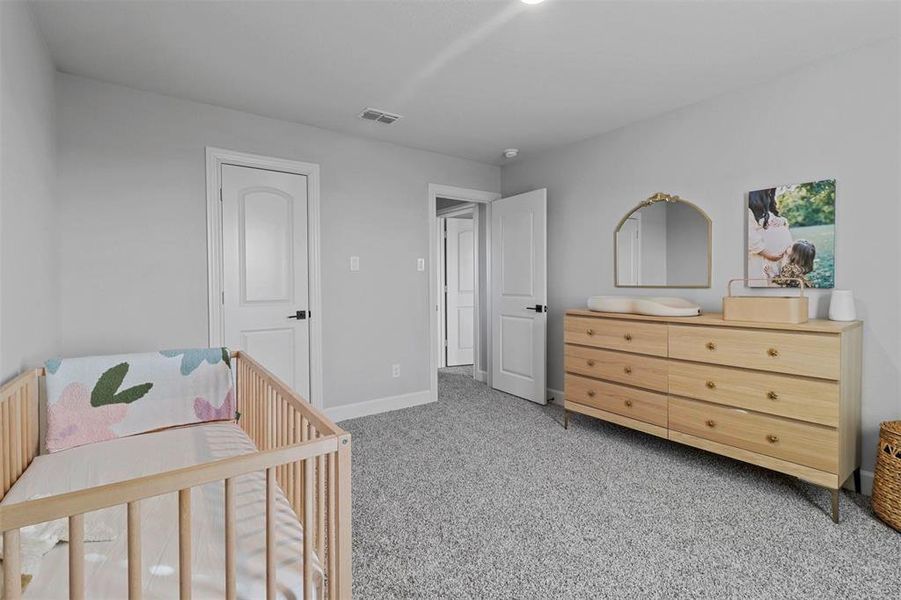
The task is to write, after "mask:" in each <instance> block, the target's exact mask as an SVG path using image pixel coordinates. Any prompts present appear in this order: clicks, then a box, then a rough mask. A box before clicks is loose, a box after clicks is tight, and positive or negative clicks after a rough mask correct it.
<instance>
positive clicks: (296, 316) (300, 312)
mask: <svg viewBox="0 0 901 600" xmlns="http://www.w3.org/2000/svg"><path fill="white" fill-rule="evenodd" d="M288 318H289V319H297V320H298V321H303V320H304V319H306V318H307V311H305V310H298V311H296V312H295V313H294V314H293V315H288Z"/></svg>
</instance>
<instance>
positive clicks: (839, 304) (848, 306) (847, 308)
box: [829, 290, 857, 321]
mask: <svg viewBox="0 0 901 600" xmlns="http://www.w3.org/2000/svg"><path fill="white" fill-rule="evenodd" d="M856 318H857V312H856V311H855V310H854V295H853V294H852V293H851V290H833V291H832V299H831V300H830V301H829V320H830V321H853V320H855V319H856Z"/></svg>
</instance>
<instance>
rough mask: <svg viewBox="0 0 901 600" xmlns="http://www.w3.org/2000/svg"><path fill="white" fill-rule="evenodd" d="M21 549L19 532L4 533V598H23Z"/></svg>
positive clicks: (9, 599) (17, 599) (16, 530)
mask: <svg viewBox="0 0 901 600" xmlns="http://www.w3.org/2000/svg"><path fill="white" fill-rule="evenodd" d="M19 553H20V548H19V530H18V529H10V530H9V531H4V532H3V597H4V598H5V599H6V600H19V598H21V597H22V565H21V563H20V562H19V561H20V559H21V556H20V554H19Z"/></svg>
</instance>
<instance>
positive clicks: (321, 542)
mask: <svg viewBox="0 0 901 600" xmlns="http://www.w3.org/2000/svg"><path fill="white" fill-rule="evenodd" d="M316 437H317V438H318V437H322V434H321V433H320V434H317V435H316ZM316 479H317V482H316V553H317V554H318V555H319V556H321V557H323V558H324V557H325V455H324V454H320V455H319V456H317V457H316Z"/></svg>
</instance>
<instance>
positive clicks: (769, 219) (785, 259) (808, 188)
mask: <svg viewBox="0 0 901 600" xmlns="http://www.w3.org/2000/svg"><path fill="white" fill-rule="evenodd" d="M747 220H748V237H747V253H748V254H747V257H748V258H747V274H746V276H747V277H748V279H750V280H751V281H749V283H748V285H749V286H751V287H799V286H800V285H802V283H801V281H799V280H802V281H803V283H804V284H805V285H806V286H807V287H813V288H833V287H835V180H834V179H823V180H820V181H811V182H808V183H797V184H792V185H782V186H778V187H772V188H766V189H762V190H755V191H753V192H749V193H748V202H747Z"/></svg>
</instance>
